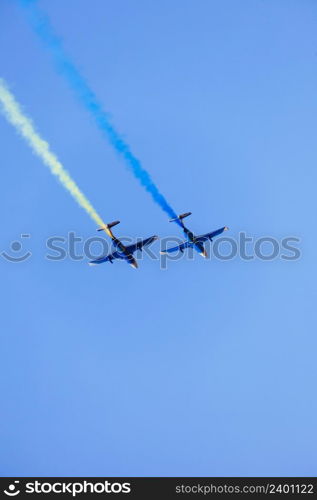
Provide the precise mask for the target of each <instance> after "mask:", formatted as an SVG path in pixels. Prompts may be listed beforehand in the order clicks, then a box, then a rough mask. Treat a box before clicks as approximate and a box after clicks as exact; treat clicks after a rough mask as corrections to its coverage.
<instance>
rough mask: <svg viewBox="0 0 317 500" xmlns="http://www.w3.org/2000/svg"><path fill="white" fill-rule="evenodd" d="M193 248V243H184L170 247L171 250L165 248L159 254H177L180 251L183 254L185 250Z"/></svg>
mask: <svg viewBox="0 0 317 500" xmlns="http://www.w3.org/2000/svg"><path fill="white" fill-rule="evenodd" d="M192 246H193V243H192V242H191V241H184V243H182V244H181V245H178V246H177V247H172V248H167V249H166V250H162V251H161V252H160V253H161V254H164V253H172V252H178V251H181V252H183V251H184V250H185V248H190V247H192Z"/></svg>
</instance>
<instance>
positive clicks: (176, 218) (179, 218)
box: [170, 212, 192, 222]
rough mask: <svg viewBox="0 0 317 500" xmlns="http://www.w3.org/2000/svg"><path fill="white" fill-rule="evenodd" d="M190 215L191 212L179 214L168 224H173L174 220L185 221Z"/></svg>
mask: <svg viewBox="0 0 317 500" xmlns="http://www.w3.org/2000/svg"><path fill="white" fill-rule="evenodd" d="M191 214H192V213H191V212H186V213H185V214H181V215H179V216H178V217H175V219H171V220H170V222H175V221H176V220H182V219H185V217H188V216H189V215H191Z"/></svg>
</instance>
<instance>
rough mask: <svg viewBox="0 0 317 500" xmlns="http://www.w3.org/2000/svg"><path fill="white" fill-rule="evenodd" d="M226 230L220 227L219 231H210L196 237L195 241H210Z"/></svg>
mask: <svg viewBox="0 0 317 500" xmlns="http://www.w3.org/2000/svg"><path fill="white" fill-rule="evenodd" d="M227 229H228V228H227V227H222V228H220V229H217V230H216V231H212V232H211V233H206V234H202V235H201V236H197V238H196V241H199V242H200V243H202V242H203V241H207V240H211V239H212V238H213V237H214V236H218V235H219V234H221V233H223V232H224V231H226V230H227Z"/></svg>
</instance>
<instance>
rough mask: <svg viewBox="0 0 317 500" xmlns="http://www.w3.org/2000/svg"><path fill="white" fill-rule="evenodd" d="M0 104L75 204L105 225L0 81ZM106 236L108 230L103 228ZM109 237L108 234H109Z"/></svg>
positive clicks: (97, 221)
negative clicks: (73, 199)
mask: <svg viewBox="0 0 317 500" xmlns="http://www.w3.org/2000/svg"><path fill="white" fill-rule="evenodd" d="M0 102H1V104H2V111H3V114H4V115H5V117H6V118H7V120H8V121H9V122H10V123H11V124H12V125H13V126H14V127H15V128H16V130H17V131H18V132H19V133H20V134H21V135H22V136H23V137H24V139H25V140H26V142H27V143H28V145H29V146H30V147H31V149H32V150H33V151H34V153H35V154H37V155H38V156H39V157H40V158H41V160H42V162H43V163H44V164H45V165H46V166H47V167H48V168H49V169H50V171H51V172H52V174H54V175H56V177H57V178H58V179H59V181H60V182H61V183H62V184H63V186H64V187H65V188H66V189H67V191H69V192H70V194H71V195H72V196H73V197H74V198H75V200H76V201H77V203H78V204H79V205H80V206H81V207H82V208H83V209H84V210H86V212H87V213H88V214H89V215H90V217H91V218H92V219H93V220H94V221H95V222H96V223H97V224H98V225H99V226H102V227H105V224H104V222H103V220H102V218H101V217H100V216H99V215H98V213H97V212H96V210H95V209H94V208H93V206H92V205H91V203H90V202H89V200H88V199H87V198H86V196H85V195H84V193H82V191H81V190H80V189H79V187H78V186H77V184H76V182H75V181H74V180H73V179H72V178H71V176H70V175H69V173H68V172H67V171H66V170H65V169H64V167H63V165H62V164H61V163H60V161H59V160H58V159H57V157H56V156H55V154H54V153H52V151H51V150H50V147H49V144H48V143H47V142H46V141H44V140H43V139H42V138H41V137H40V136H39V134H38V133H37V132H36V130H35V128H34V125H33V123H32V121H31V120H30V119H29V118H28V117H27V116H25V115H24V114H23V112H22V110H21V107H20V105H19V103H18V102H17V101H16V100H15V98H14V96H13V94H11V92H10V91H9V90H8V88H7V86H6V84H5V82H4V81H3V80H2V79H0ZM105 231H106V232H107V234H109V232H108V229H107V228H105ZM109 236H110V234H109Z"/></svg>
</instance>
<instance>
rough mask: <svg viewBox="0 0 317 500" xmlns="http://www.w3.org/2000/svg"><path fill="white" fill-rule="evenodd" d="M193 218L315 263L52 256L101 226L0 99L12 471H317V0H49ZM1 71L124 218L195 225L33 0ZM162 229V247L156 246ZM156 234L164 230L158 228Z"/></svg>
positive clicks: (4, 451)
mask: <svg viewBox="0 0 317 500" xmlns="http://www.w3.org/2000/svg"><path fill="white" fill-rule="evenodd" d="M41 6H42V8H43V9H44V10H45V11H46V12H47V13H48V14H49V16H50V18H51V21H52V24H53V25H54V27H55V29H56V31H57V32H58V33H59V34H60V36H61V37H62V39H63V42H64V45H65V48H66V50H67V52H68V54H69V55H70V56H71V57H72V58H73V60H74V61H75V63H76V64H77V65H78V66H79V67H80V69H81V71H82V72H83V74H84V75H85V76H86V77H87V80H88V81H89V83H90V84H91V86H92V88H93V89H94V90H95V92H96V93H97V95H98V96H99V98H100V100H101V101H102V103H103V104H104V106H105V108H106V109H107V110H109V112H110V113H111V115H112V120H113V123H114V124H115V125H116V127H117V128H118V129H119V130H120V131H121V132H122V134H124V137H125V139H126V140H127V142H128V143H129V144H130V145H131V147H132V150H133V151H134V153H135V154H136V155H137V156H138V157H139V158H140V159H141V161H142V163H143V165H144V166H145V167H146V168H147V169H148V170H149V171H150V173H151V175H152V176H153V178H154V179H155V181H156V182H157V183H158V186H159V188H160V189H161V190H162V192H163V193H164V195H165V196H166V197H167V199H168V200H169V201H170V203H171V204H172V206H173V208H174V209H175V211H176V212H177V213H180V212H185V211H188V210H191V211H192V212H193V215H192V217H191V218H190V219H188V224H189V226H190V227H191V228H192V229H193V230H195V231H196V232H198V233H199V232H205V231H208V230H213V229H216V228H218V227H221V226H223V225H228V226H229V227H230V235H231V236H233V237H237V235H238V233H239V232H240V231H246V232H247V233H248V234H249V235H251V236H254V237H259V236H263V235H264V236H265V235H271V236H274V237H276V238H283V237H284V236H289V235H294V236H298V237H300V238H301V244H300V247H301V251H302V257H301V259H300V260H299V261H297V262H286V261H281V260H276V261H274V262H261V261H259V260H256V261H252V262H244V261H242V260H240V259H238V258H237V259H234V260H232V261H230V262H220V261H217V260H211V261H205V260H204V259H202V258H201V257H200V256H199V255H197V257H196V258H195V260H194V262H188V261H186V260H185V259H184V260H182V261H180V262H172V263H170V265H169V269H168V270H167V271H162V270H160V267H159V264H158V263H157V262H152V261H150V260H149V259H144V261H143V262H142V263H141V265H140V269H139V270H138V271H134V270H133V269H131V268H130V267H128V266H127V265H125V264H124V263H120V262H117V263H116V264H115V265H113V266H111V265H109V264H107V265H104V266H99V267H95V268H90V267H89V266H87V264H86V261H84V262H83V261H79V262H77V261H76V262H74V261H72V260H70V259H65V260H63V261H62V262H50V261H48V260H46V259H45V258H44V255H45V239H46V238H47V237H48V236H51V235H60V236H66V235H67V233H68V232H69V231H71V230H73V231H75V232H76V233H77V234H78V235H81V236H83V237H89V236H94V235H95V234H96V233H95V229H96V228H95V225H94V224H93V223H92V221H91V220H90V219H89V217H88V216H87V215H86V214H85V213H84V212H83V211H82V210H81V209H80V208H79V207H78V206H77V205H76V204H75V203H74V201H73V200H72V199H71V198H70V196H69V195H68V194H67V193H66V192H65V191H64V190H63V188H62V187H61V186H60V185H59V184H58V183H57V182H56V180H55V179H54V178H53V177H52V176H51V175H50V173H49V172H48V170H47V169H46V168H45V167H43V166H42V164H41V163H40V161H39V160H38V159H37V158H36V157H35V156H34V155H33V154H32V153H31V152H30V150H29V149H28V147H27V146H26V144H25V143H24V142H23V141H22V140H21V139H20V138H19V137H18V136H17V134H16V133H15V131H14V130H13V129H12V127H11V126H10V125H8V124H7V122H6V121H5V120H4V119H3V118H2V117H0V136H1V156H2V158H1V166H2V167H1V175H2V181H1V187H0V209H1V213H2V224H1V250H6V251H8V250H9V249H10V244H11V242H12V241H15V240H19V238H20V234H21V233H29V234H31V238H30V240H29V241H26V242H25V243H24V244H25V248H28V249H30V250H31V251H32V252H33V256H32V258H30V259H29V260H27V261H26V262H24V263H21V264H12V263H9V262H6V261H5V260H4V259H3V258H0V272H1V282H0V283H1V284H0V300H1V306H2V307H1V309H2V313H1V344H2V347H1V349H2V361H1V372H2V373H1V396H2V401H3V409H2V412H1V426H0V434H1V443H2V444H1V464H0V469H1V474H2V475H11V476H14V475H25V476H28V475H33V476H38V475H42V476H45V475H46V476H50V475H52V476H53V475H56V476H62V475H64V476H67V475H70V476H81V475H86V476H89V475H91V476H94V475H95V476H98V475H100V476H104V475H108V476H111V475H112V476H116V475H117V476H120V475H132V476H134V475H136V476H138V475H139V476H142V475H155V476H156V475H157V476H160V475H170V476H172V475H176V476H177V475H179V476H188V475H192V476H193V475H207V476H209V475H211V476H217V475H218V476H227V475H235V476H241V475H244V476H248V475H258V476H265V475H273V476H274V475H277V476H278V475H285V476H291V475H315V474H316V463H317V452H316V450H317V436H316V421H317V404H316V397H315V391H316V382H317V377H316V348H317V340H316V305H315V304H316V257H315V253H316V250H315V249H316V244H317V238H316V228H315V215H314V214H316V181H317V174H316V172H317V170H316V165H317V152H316V125H317V118H316V117H317V102H316V91H317V70H316V68H317V31H316V20H317V5H316V2H315V1H313V0H300V1H299V0H297V1H295V0H268V1H260V0H243V1H240V2H237V1H236V0H225V1H222V0H221V1H220V0H212V1H209V0H200V1H198V2H196V1H194V0H190V1H189V0H185V1H184V0H174V1H173V2H170V1H167V0H163V1H160V2H147V1H145V0H135V1H134V2H127V1H124V0H116V1H110V0H107V1H103V0H93V1H90V2H88V1H85V0H68V1H67V2H65V1H63V0H55V1H54V2H51V1H49V0H43V1H41ZM0 53H1V77H3V78H5V79H6V81H7V82H8V83H9V85H10V88H11V90H12V91H13V92H14V93H15V95H16V97H17V99H18V100H19V101H20V102H21V103H23V106H24V110H25V111H26V112H27V114H29V115H30V116H31V117H32V118H33V120H34V122H35V124H36V126H37V128H38V129H39V131H40V132H41V133H42V135H43V136H44V137H45V138H46V139H47V140H48V141H49V142H50V144H51V146H52V148H53V150H54V151H55V152H56V153H57V155H58V156H59V158H60V159H61V161H62V162H63V164H64V165H65V167H66V168H67V169H68V170H69V171H70V172H71V174H72V175H73V176H74V178H75V179H76V180H77V182H78V183H79V185H80V187H81V188H82V189H83V191H84V192H85V193H86V194H87V196H88V197H89V198H90V199H91V201H92V202H93V203H94V205H95V206H96V208H97V210H98V211H99V212H100V213H101V214H102V216H103V217H104V219H105V220H106V221H111V220H114V219H120V220H121V225H120V226H118V227H117V228H116V229H117V232H116V234H118V235H127V234H128V235H130V236H149V235H151V234H159V235H160V236H163V237H164V236H166V235H167V234H170V233H171V232H172V234H175V235H178V236H179V235H180V232H179V230H178V228H177V226H173V227H171V225H170V224H168V222H167V217H166V216H165V214H164V213H163V212H162V211H160V209H159V208H158V207H157V206H156V205H155V204H153V202H152V201H151V199H150V197H149V195H148V194H147V193H146V192H145V191H143V190H142V188H140V186H139V185H138V184H137V182H136V181H135V180H134V179H133V177H132V175H131V174H130V173H129V172H128V171H127V170H126V169H125V167H124V165H123V163H122V161H121V160H120V159H119V158H118V157H117V156H116V154H115V153H114V152H113V150H112V149H111V147H110V146H109V145H108V144H107V143H106V142H105V140H104V139H103V137H102V136H101V134H100V132H99V131H98V130H97V129H96V128H95V125H94V123H93V121H92V119H91V117H90V116H89V115H88V114H87V113H86V112H85V110H84V109H83V108H81V107H80V106H79V105H78V102H77V101H76V99H75V98H74V95H73V94H72V92H71V90H70V89H69V88H68V86H67V84H66V83H65V81H64V80H63V78H62V77H61V76H60V75H58V74H57V73H56V71H55V70H54V66H53V64H52V61H51V58H50V56H49V54H48V53H47V52H45V51H44V50H43V47H42V46H41V44H40V42H39V40H38V39H37V38H36V36H35V35H34V33H33V32H32V29H31V28H30V25H29V24H28V22H27V20H26V16H25V13H24V12H23V10H21V9H20V8H19V7H18V6H17V4H16V2H14V1H9V0H3V1H2V2H1V6H0ZM153 248H154V247H153ZM155 248H156V252H158V244H156V247H155Z"/></svg>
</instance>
